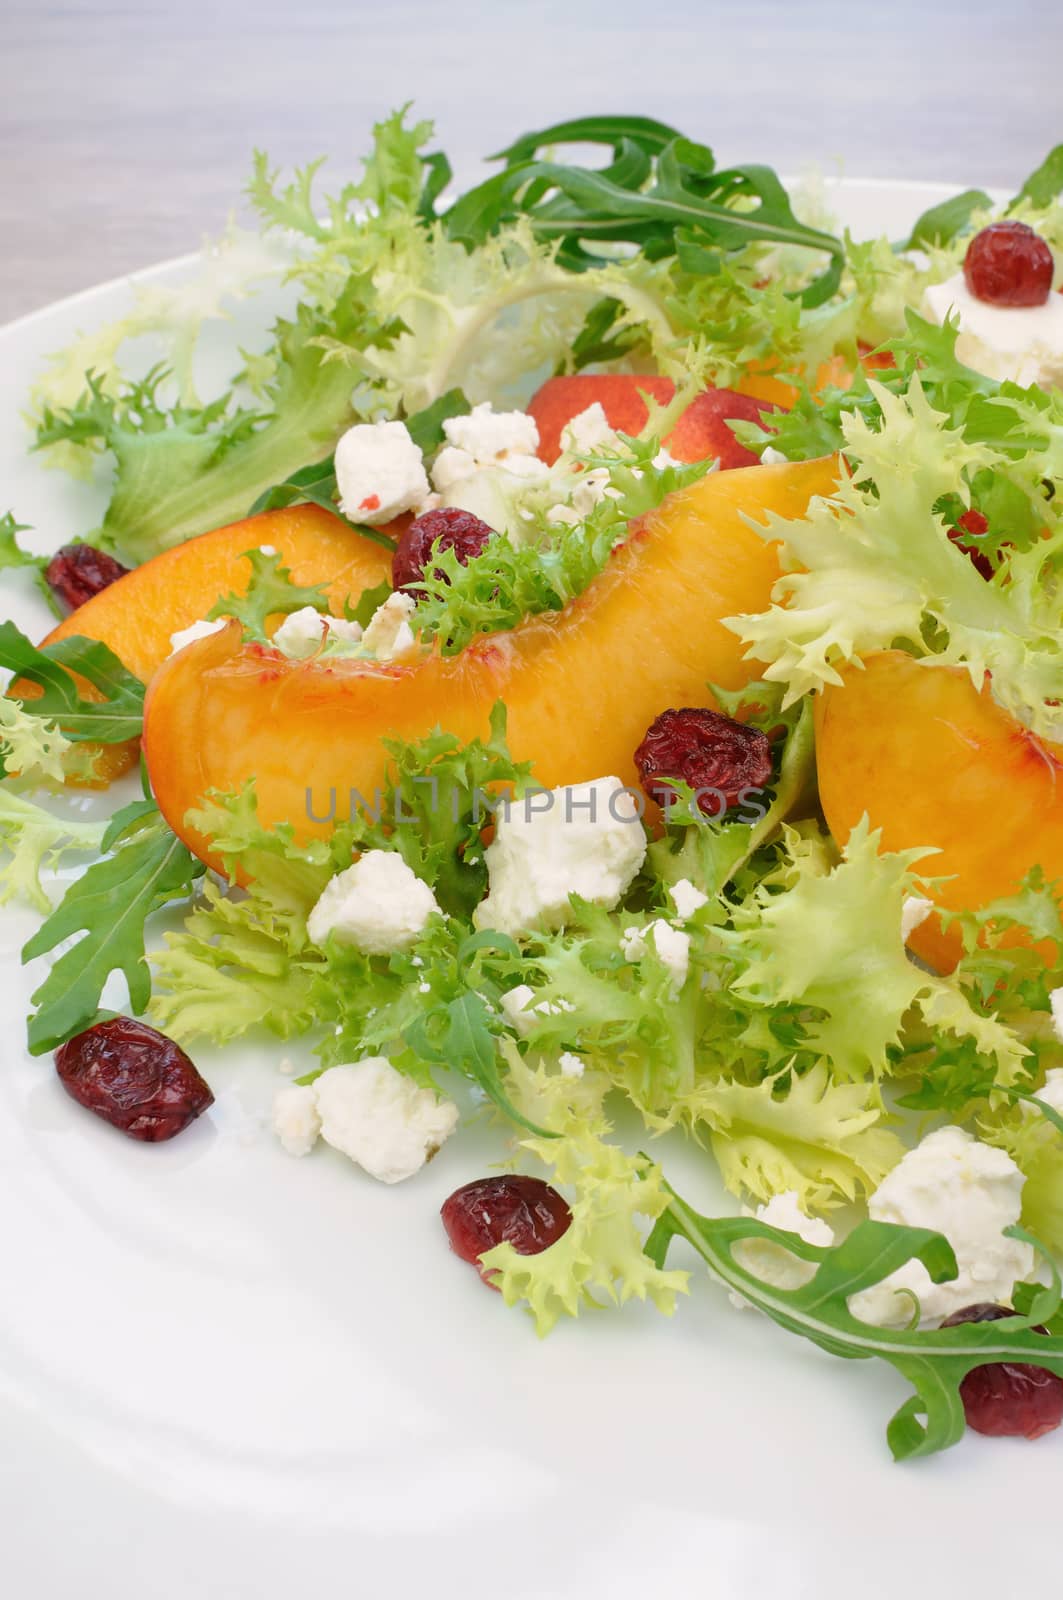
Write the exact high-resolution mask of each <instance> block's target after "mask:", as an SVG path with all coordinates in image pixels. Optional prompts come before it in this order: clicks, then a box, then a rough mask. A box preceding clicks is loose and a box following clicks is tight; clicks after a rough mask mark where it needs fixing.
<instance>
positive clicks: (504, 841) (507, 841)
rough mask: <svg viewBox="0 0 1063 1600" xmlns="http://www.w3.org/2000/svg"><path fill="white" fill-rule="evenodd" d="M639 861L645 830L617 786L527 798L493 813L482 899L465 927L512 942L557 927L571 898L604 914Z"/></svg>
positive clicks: (605, 782) (598, 784)
mask: <svg viewBox="0 0 1063 1600" xmlns="http://www.w3.org/2000/svg"><path fill="white" fill-rule="evenodd" d="M645 855H646V833H645V829H644V828H643V826H642V823H641V821H640V820H639V815H638V810H637V807H636V803H635V800H634V797H633V796H632V794H631V793H630V792H629V791H628V790H627V789H625V788H624V785H623V784H622V783H621V782H620V779H619V778H614V777H606V778H596V779H594V781H593V782H591V783H580V784H573V785H570V786H567V787H563V788H560V789H550V790H536V791H532V792H531V793H530V794H528V795H527V796H525V798H524V799H523V800H514V801H513V802H512V804H510V805H509V806H508V807H506V808H505V809H501V810H500V811H499V813H498V817H497V820H496V828H495V837H494V840H493V842H492V843H491V844H490V845H489V846H488V848H487V850H486V852H485V854H484V859H485V861H486V863H487V871H488V879H489V885H490V892H489V894H488V896H487V899H486V900H484V901H483V902H482V904H481V905H479V906H478V907H477V909H476V912H475V914H474V918H473V920H474V922H475V923H476V926H477V927H478V928H496V929H497V930H498V931H499V932H500V933H508V934H511V935H513V934H520V933H524V932H531V931H532V930H534V929H536V928H556V927H560V926H562V925H563V924H564V922H565V920H566V918H567V916H568V913H569V908H570V901H569V896H570V895H572V894H578V895H580V896H581V897H582V898H583V899H584V900H590V901H592V902H593V903H594V904H595V905H600V906H605V907H607V908H610V909H611V908H612V907H613V906H615V905H616V903H617V901H618V900H619V899H620V897H621V895H622V894H623V893H624V891H625V890H626V889H627V888H628V887H629V885H630V884H631V881H632V879H633V878H634V877H635V874H636V873H637V872H638V870H639V868H640V867H641V866H642V863H643V860H644V859H645Z"/></svg>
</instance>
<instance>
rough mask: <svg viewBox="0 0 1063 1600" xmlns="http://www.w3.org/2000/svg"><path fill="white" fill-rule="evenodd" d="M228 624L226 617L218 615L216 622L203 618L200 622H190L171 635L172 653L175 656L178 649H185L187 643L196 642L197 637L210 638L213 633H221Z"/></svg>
mask: <svg viewBox="0 0 1063 1600" xmlns="http://www.w3.org/2000/svg"><path fill="white" fill-rule="evenodd" d="M225 625H226V619H225V618H224V617H218V618H217V619H216V620H215V621H214V622H208V621H207V620H206V618H205V617H204V618H202V619H201V620H200V621H199V622H192V623H189V625H188V627H187V628H178V630H177V632H176V633H171V635H170V654H171V655H172V656H175V655H176V654H177V652H178V650H183V649H184V647H185V645H186V644H195V642H196V640H197V639H209V638H210V636H211V634H212V633H219V632H220V631H221V629H222V628H224V627H225Z"/></svg>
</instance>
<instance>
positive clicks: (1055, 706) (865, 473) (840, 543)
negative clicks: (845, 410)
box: [727, 377, 1063, 738]
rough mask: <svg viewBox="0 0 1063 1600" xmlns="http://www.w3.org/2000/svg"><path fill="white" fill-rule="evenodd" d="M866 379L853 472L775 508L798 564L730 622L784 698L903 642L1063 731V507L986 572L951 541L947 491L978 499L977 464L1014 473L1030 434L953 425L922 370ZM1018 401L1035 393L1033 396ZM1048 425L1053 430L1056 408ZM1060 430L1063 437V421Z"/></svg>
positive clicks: (850, 435)
mask: <svg viewBox="0 0 1063 1600" xmlns="http://www.w3.org/2000/svg"><path fill="white" fill-rule="evenodd" d="M868 387H869V392H870V394H871V396H872V398H873V399H874V401H875V404H876V406H877V408H878V426H877V427H873V426H872V425H871V422H870V421H869V420H868V418H867V417H866V416H865V415H864V414H863V413H862V412H860V411H853V412H851V413H849V414H847V415H845V416H843V418H842V423H841V428H842V434H843V437H844V441H845V450H846V454H847V455H848V456H849V458H850V460H851V461H852V463H853V473H852V476H851V477H850V476H844V477H843V479H842V481H841V483H840V485H839V487H838V490H837V492H836V493H835V494H834V495H833V496H832V497H830V498H829V499H816V500H814V501H813V502H812V505H811V506H810V508H809V511H808V514H807V516H805V517H804V518H802V519H800V520H797V521H787V520H786V519H783V518H779V517H773V518H771V519H769V523H768V524H767V525H766V526H765V527H764V528H763V529H762V530H761V531H762V532H763V535H764V537H765V538H772V539H780V540H781V541H782V543H783V549H784V559H785V561H786V564H787V565H788V567H789V568H790V569H791V570H790V571H789V572H788V573H787V574H786V575H785V576H784V577H783V578H781V579H780V580H779V582H778V583H777V584H776V586H775V589H774V591H773V601H774V603H773V605H772V606H771V608H770V610H768V611H766V612H762V613H760V614H759V615H750V616H742V617H732V618H728V619H727V626H728V627H730V628H732V629H733V631H734V632H736V633H737V634H739V636H740V637H741V638H742V639H743V640H744V641H745V642H746V643H747V644H748V646H749V650H748V652H747V654H748V655H749V656H751V657H756V658H757V659H758V660H760V661H763V662H766V663H768V665H767V669H766V672H765V676H766V677H767V678H768V679H769V680H770V681H773V682H780V683H784V684H785V685H786V686H787V694H786V703H788V702H790V701H792V700H795V699H797V698H798V697H799V696H801V695H802V694H805V693H807V692H808V691H809V690H810V689H813V688H817V687H819V686H820V685H822V684H826V683H839V682H840V681H841V679H840V676H839V672H838V667H839V665H840V664H843V663H846V662H851V661H854V660H857V659H858V658H859V657H860V656H861V655H864V654H867V653H868V652H870V651H873V650H877V649H885V648H888V647H889V646H891V645H893V644H895V642H896V641H897V640H905V641H907V642H908V643H909V645H910V647H911V648H912V649H914V650H915V651H916V653H917V654H919V655H921V656H922V657H924V659H926V661H927V663H928V665H929V666H933V665H935V664H941V665H961V666H963V667H964V668H965V669H966V670H967V672H968V673H969V674H970V677H971V681H972V683H974V684H975V685H976V686H977V687H978V688H979V689H980V688H981V687H982V685H983V682H984V681H985V677H986V674H987V673H989V674H991V683H992V692H993V694H994V697H995V698H996V699H997V700H998V701H999V703H1000V704H1001V705H1002V706H1003V707H1004V708H1005V709H1006V710H1008V711H1010V712H1012V713H1013V714H1014V715H1015V716H1017V717H1018V718H1019V720H1020V721H1022V722H1023V723H1025V724H1026V726H1028V727H1030V728H1031V729H1032V730H1033V731H1034V732H1035V733H1040V734H1043V735H1044V736H1046V737H1049V738H1052V737H1056V738H1058V737H1059V736H1060V734H1061V733H1063V712H1061V711H1060V708H1059V687H1060V684H1061V683H1063V629H1061V627H1060V599H1059V594H1058V579H1057V575H1056V574H1057V568H1058V565H1059V563H1060V559H1061V553H1063V527H1061V526H1060V524H1059V522H1058V515H1057V513H1055V512H1053V511H1052V510H1050V509H1049V508H1048V506H1047V505H1046V507H1045V522H1046V524H1047V526H1048V536H1047V537H1045V538H1042V539H1036V540H1035V541H1034V542H1033V543H1032V544H1031V545H1030V547H1029V548H1027V549H1014V548H1013V549H1011V550H1010V551H1008V552H1007V553H1006V555H1005V558H1004V559H1003V561H1002V565H1001V567H1000V569H999V570H998V572H997V574H996V576H995V577H994V579H993V581H992V582H987V581H986V580H985V579H984V578H983V577H982V576H981V575H980V573H979V572H978V571H977V570H976V568H975V567H974V565H973V564H972V562H971V561H970V560H969V559H968V558H967V556H966V555H965V554H964V553H963V552H962V551H961V550H959V549H958V548H957V546H956V545H955V544H954V543H953V542H952V541H951V540H950V539H949V529H950V526H951V525H950V523H949V521H948V519H947V518H946V516H944V515H943V514H942V512H941V509H940V507H941V506H942V505H943V503H947V502H948V501H949V499H950V498H952V499H954V500H958V501H959V502H961V503H962V504H963V505H966V504H968V503H969V502H970V498H971V489H970V481H971V478H972V477H973V476H974V475H975V474H977V473H978V472H979V470H981V469H992V470H996V471H998V472H1001V473H1003V474H1004V475H1005V476H1007V475H1014V473H1015V470H1016V469H1015V467H1014V464H1013V463H1012V462H1011V460H1010V456H1009V450H1012V449H1013V450H1016V451H1018V450H1020V449H1021V448H1022V441H1021V440H1020V439H1018V438H1016V437H1015V436H1014V435H1013V434H1009V435H1007V436H1006V437H1005V438H1004V439H1002V440H1000V441H998V442H996V443H990V442H988V441H987V440H985V439H981V440H980V439H978V438H977V437H972V430H971V429H970V428H969V427H953V426H951V425H950V422H949V419H948V417H947V416H946V415H945V413H943V412H938V411H935V410H933V409H932V408H931V406H930V404H929V402H928V400H927V397H926V393H925V390H924V388H923V385H922V382H921V381H920V379H919V377H913V378H912V380H911V382H910V384H909V385H908V388H907V390H906V392H905V393H903V394H894V393H892V392H890V390H888V389H887V388H886V387H884V386H883V385H881V384H877V383H871V384H869V386H868ZM1019 394H1020V396H1022V395H1023V391H1019ZM1022 404H1023V405H1027V404H1029V405H1031V406H1034V407H1037V405H1038V403H1037V402H1027V400H1026V399H1025V397H1023V400H1022ZM972 409H973V407H972ZM982 410H984V406H983V407H980V408H979V411H978V415H980V414H981V411H982ZM990 410H992V407H990ZM1037 416H1038V419H1040V417H1041V412H1040V411H1039V410H1038V411H1037ZM1039 425H1043V426H1044V428H1045V430H1046V434H1048V435H1051V434H1052V432H1053V429H1052V423H1051V414H1050V412H1049V414H1046V415H1044V419H1043V424H1040V422H1039ZM974 431H975V432H977V431H978V430H974ZM982 431H984V430H982ZM1059 439H1060V448H1063V430H1061V432H1060V435H1059ZM1054 448H1055V447H1054V446H1053V449H1054ZM1031 465H1032V470H1033V472H1035V473H1036V474H1038V475H1039V476H1038V481H1040V475H1044V474H1047V475H1049V476H1051V475H1053V471H1054V461H1053V457H1052V453H1051V452H1050V451H1048V450H1046V451H1043V452H1040V453H1038V454H1037V455H1036V456H1035V457H1033V458H1032V462H1031ZM1025 470H1026V471H1029V470H1030V468H1029V467H1027V468H1026V469H1025ZM794 569H797V570H794Z"/></svg>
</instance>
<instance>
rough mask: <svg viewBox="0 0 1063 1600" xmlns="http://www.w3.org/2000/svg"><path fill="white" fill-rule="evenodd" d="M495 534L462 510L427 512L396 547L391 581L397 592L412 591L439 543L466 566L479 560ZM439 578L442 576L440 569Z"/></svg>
mask: <svg viewBox="0 0 1063 1600" xmlns="http://www.w3.org/2000/svg"><path fill="white" fill-rule="evenodd" d="M494 535H495V530H494V529H493V528H489V527H488V526H487V523H486V522H481V521H480V518H479V517H474V516H473V514H472V512H471V511H462V509H461V507H460V506H440V507H439V508H438V509H437V510H435V511H425V512H424V513H423V514H422V515H421V516H419V517H415V518H414V520H413V521H412V522H411V523H410V526H409V527H408V528H407V529H406V531H405V533H403V534H402V535H401V536H400V538H399V542H398V544H397V545H396V546H395V554H394V555H393V556H392V558H391V581H392V582H393V583H394V585H395V587H396V589H408V588H409V586H410V585H411V584H414V583H420V582H421V581H422V579H423V578H424V573H425V568H426V567H427V565H428V561H429V558H430V557H431V554H432V546H433V545H434V544H435V543H436V541H437V540H438V542H439V548H440V549H441V550H453V551H454V554H455V555H456V556H457V558H458V560H459V561H460V563H461V565H462V566H464V565H465V563H466V562H467V561H469V560H470V559H471V557H473V556H478V555H479V554H480V551H481V550H482V549H483V547H484V545H485V544H486V543H487V541H488V539H493V538H494ZM436 574H437V576H441V574H440V573H439V569H438V568H437V569H436Z"/></svg>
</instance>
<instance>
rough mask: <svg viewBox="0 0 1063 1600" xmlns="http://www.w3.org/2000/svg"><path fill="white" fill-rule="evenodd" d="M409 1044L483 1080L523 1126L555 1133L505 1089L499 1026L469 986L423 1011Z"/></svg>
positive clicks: (498, 1103) (542, 1135)
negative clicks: (538, 1122)
mask: <svg viewBox="0 0 1063 1600" xmlns="http://www.w3.org/2000/svg"><path fill="white" fill-rule="evenodd" d="M458 959H459V962H460V960H461V952H460V951H459V954H458ZM406 1042H407V1044H408V1045H409V1046H410V1048H411V1050H413V1051H414V1053H415V1054H416V1055H418V1056H419V1057H420V1058H421V1060H423V1061H429V1062H433V1063H436V1064H438V1065H439V1066H445V1067H449V1068H450V1069H451V1070H452V1071H454V1072H458V1073H460V1074H461V1075H462V1076H463V1077H466V1078H471V1079H472V1081H473V1082H474V1083H478V1084H479V1086H480V1088H481V1089H482V1090H483V1091H484V1093H485V1094H486V1095H487V1096H488V1098H489V1099H490V1100H493V1101H494V1103H495V1105H496V1106H497V1107H498V1108H499V1110H500V1111H502V1112H504V1113H505V1115H506V1116H507V1117H508V1118H509V1119H510V1121H511V1122H515V1123H516V1124H517V1126H518V1127H521V1128H524V1129H525V1130H526V1131H527V1132H528V1133H532V1134H535V1135H537V1136H538V1137H539V1138H544V1139H552V1138H555V1137H556V1135H555V1134H552V1133H550V1132H549V1131H548V1130H547V1129H545V1128H540V1127H538V1126H537V1125H536V1124H535V1123H534V1122H531V1121H529V1119H528V1118H527V1117H526V1116H525V1115H524V1113H523V1112H522V1111H519V1110H518V1109H517V1107H516V1106H515V1105H514V1104H513V1102H512V1100H511V1099H510V1097H509V1095H508V1094H507V1093H506V1090H505V1087H504V1084H503V1081H502V1075H501V1072H500V1070H499V1064H498V1024H497V1022H495V1021H494V1019H493V1017H492V1015H491V1013H490V1012H489V1011H488V1009H487V1004H486V1002H485V1001H484V998H483V996H482V995H480V994H477V993H476V992H475V990H470V989H466V991H465V992H464V994H461V995H459V996H458V997H457V999H455V1000H449V1001H446V1002H445V1003H444V1004H442V1005H439V1006H434V1007H430V1008H429V1009H427V1010H426V1011H424V1013H423V1014H422V1015H421V1016H419V1017H418V1018H417V1020H416V1021H415V1022H413V1023H412V1024H411V1025H410V1027H409V1028H408V1029H407V1031H406Z"/></svg>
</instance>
